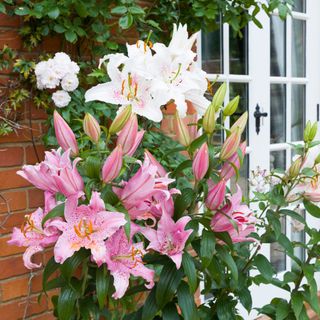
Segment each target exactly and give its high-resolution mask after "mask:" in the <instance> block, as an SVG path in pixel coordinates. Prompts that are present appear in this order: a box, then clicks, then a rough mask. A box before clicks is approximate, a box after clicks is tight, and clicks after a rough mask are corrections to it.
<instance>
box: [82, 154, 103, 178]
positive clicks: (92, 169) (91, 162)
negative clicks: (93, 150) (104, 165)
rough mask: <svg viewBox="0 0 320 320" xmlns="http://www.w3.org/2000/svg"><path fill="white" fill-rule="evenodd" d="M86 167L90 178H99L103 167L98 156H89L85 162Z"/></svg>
mask: <svg viewBox="0 0 320 320" xmlns="http://www.w3.org/2000/svg"><path fill="white" fill-rule="evenodd" d="M84 169H85V173H86V175H87V176H88V177H89V178H91V179H99V178H100V169H101V162H100V159H99V158H98V157H93V156H89V157H88V158H87V159H86V161H85V163H84Z"/></svg>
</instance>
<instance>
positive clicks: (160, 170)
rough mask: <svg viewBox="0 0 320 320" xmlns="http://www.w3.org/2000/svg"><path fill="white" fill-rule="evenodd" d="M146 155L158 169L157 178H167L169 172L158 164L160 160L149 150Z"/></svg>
mask: <svg viewBox="0 0 320 320" xmlns="http://www.w3.org/2000/svg"><path fill="white" fill-rule="evenodd" d="M144 154H145V156H146V157H147V158H148V159H149V161H150V163H151V164H153V165H154V166H156V167H157V176H158V177H165V176H166V175H167V171H166V170H165V168H164V167H163V166H162V165H161V164H160V163H159V162H158V160H157V159H156V158H155V157H154V156H153V155H152V154H151V153H150V152H149V151H148V150H145V153H144Z"/></svg>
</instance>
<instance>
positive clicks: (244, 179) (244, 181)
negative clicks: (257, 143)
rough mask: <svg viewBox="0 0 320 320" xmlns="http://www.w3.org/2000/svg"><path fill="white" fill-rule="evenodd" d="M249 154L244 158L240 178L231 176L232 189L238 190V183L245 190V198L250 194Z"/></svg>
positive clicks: (233, 190)
mask: <svg viewBox="0 0 320 320" xmlns="http://www.w3.org/2000/svg"><path fill="white" fill-rule="evenodd" d="M248 179H249V155H245V157H244V158H243V163H242V167H241V168H240V170H239V179H238V181H236V177H234V176H233V177H232V178H231V190H232V192H235V191H236V184H238V185H239V186H240V188H241V190H242V191H243V196H244V197H245V198H247V197H248V195H249V180H248Z"/></svg>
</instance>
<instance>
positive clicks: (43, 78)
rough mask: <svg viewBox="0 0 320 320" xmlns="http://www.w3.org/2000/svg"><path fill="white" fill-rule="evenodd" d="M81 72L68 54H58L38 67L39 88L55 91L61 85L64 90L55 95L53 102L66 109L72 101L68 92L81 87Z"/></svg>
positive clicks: (40, 63) (36, 72) (36, 71)
mask: <svg viewBox="0 0 320 320" xmlns="http://www.w3.org/2000/svg"><path fill="white" fill-rule="evenodd" d="M79 70H80V68H79V66H78V65H77V64H76V63H75V62H74V61H71V59H70V57H69V56H68V55H67V54H66V53H64V52H57V53H56V54H55V56H54V57H53V58H52V59H49V60H47V61H41V62H39V63H38V64H37V65H36V67H35V74H36V78H37V88H38V89H39V90H43V89H55V88H57V87H58V86H60V85H61V87H62V90H58V91H56V92H55V93H53V95H52V100H53V102H54V104H55V105H56V106H57V107H58V108H62V107H65V106H67V105H68V104H69V102H70V100H71V97H70V95H69V93H68V92H72V91H74V90H76V89H77V87H78V85H79V80H78V77H77V74H78V73H79Z"/></svg>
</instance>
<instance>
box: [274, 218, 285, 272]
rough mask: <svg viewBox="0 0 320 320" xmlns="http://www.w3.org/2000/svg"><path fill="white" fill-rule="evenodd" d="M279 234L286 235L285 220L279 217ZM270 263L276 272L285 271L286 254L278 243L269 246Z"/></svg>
mask: <svg viewBox="0 0 320 320" xmlns="http://www.w3.org/2000/svg"><path fill="white" fill-rule="evenodd" d="M280 222H281V232H282V233H283V234H285V233H286V219H285V217H281V221H280ZM270 262H271V264H272V266H273V267H274V269H275V270H276V271H277V272H281V271H284V270H286V253H285V251H284V250H283V247H282V246H281V245H280V244H279V243H271V245H270Z"/></svg>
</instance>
